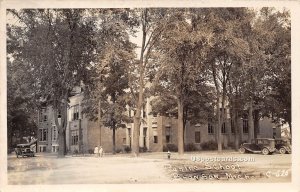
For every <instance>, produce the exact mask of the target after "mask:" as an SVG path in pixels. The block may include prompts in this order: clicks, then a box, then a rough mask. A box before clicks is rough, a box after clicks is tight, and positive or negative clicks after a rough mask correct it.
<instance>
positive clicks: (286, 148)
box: [275, 139, 292, 154]
mask: <svg viewBox="0 0 300 192" xmlns="http://www.w3.org/2000/svg"><path fill="white" fill-rule="evenodd" d="M275 148H276V150H277V151H278V152H279V153H281V154H286V153H289V154H290V153H291V152H292V149H291V144H290V141H289V140H288V139H275Z"/></svg>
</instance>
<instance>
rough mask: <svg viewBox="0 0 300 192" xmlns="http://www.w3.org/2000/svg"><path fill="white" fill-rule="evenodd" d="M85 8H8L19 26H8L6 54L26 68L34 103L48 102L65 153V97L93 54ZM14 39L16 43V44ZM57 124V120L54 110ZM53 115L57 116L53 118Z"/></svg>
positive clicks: (92, 28)
mask: <svg viewBox="0 0 300 192" xmlns="http://www.w3.org/2000/svg"><path fill="white" fill-rule="evenodd" d="M86 12H87V10H85V9H21V10H19V11H16V10H8V13H9V14H12V15H14V16H15V17H17V18H18V19H19V22H20V25H18V26H8V28H9V30H8V33H9V35H8V36H9V37H10V39H11V40H12V41H11V42H9V43H8V50H9V51H8V53H9V54H10V56H11V57H12V58H13V59H14V60H15V61H18V62H22V63H23V64H25V65H26V67H27V68H28V69H29V70H30V71H29V73H28V74H29V75H28V76H29V77H31V78H32V82H33V84H32V91H33V92H34V93H35V94H36V98H38V99H39V100H36V102H40V103H41V101H42V102H47V104H48V105H52V106H53V109H54V114H55V118H54V119H55V124H56V126H57V128H58V133H59V134H58V138H59V145H60V146H61V147H60V148H61V149H63V150H59V152H58V155H59V156H64V153H65V150H66V148H65V144H66V143H65V135H66V133H65V130H66V126H67V107H68V104H67V102H68V97H69V96H70V95H71V92H72V89H73V88H74V87H75V86H78V85H80V82H81V81H82V80H83V79H84V77H85V76H86V71H87V68H88V66H90V65H91V62H92V61H93V59H94V53H95V41H94V33H95V30H96V28H95V21H94V22H93V21H87V20H86V18H85V17H84V15H85V14H86ZM18 42H19V44H20V46H16V45H18ZM59 111H60V112H61V123H58V115H57V114H58V112H59ZM56 117H57V118H56Z"/></svg>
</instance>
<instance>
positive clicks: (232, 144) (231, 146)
mask: <svg viewBox="0 0 300 192" xmlns="http://www.w3.org/2000/svg"><path fill="white" fill-rule="evenodd" d="M227 146H228V148H229V149H235V144H234V142H230V143H228V144H227Z"/></svg>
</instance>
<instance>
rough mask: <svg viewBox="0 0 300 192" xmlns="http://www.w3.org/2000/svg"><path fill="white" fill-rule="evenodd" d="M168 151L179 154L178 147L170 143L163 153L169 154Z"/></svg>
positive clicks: (164, 147)
mask: <svg viewBox="0 0 300 192" xmlns="http://www.w3.org/2000/svg"><path fill="white" fill-rule="evenodd" d="M167 151H171V152H177V151H178V147H177V145H175V144H171V143H168V144H167V145H164V146H163V152H167Z"/></svg>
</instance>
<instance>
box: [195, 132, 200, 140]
mask: <svg viewBox="0 0 300 192" xmlns="http://www.w3.org/2000/svg"><path fill="white" fill-rule="evenodd" d="M195 143H200V131H195Z"/></svg>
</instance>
